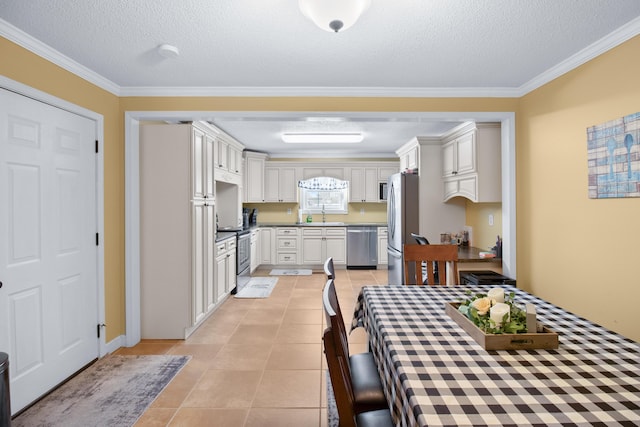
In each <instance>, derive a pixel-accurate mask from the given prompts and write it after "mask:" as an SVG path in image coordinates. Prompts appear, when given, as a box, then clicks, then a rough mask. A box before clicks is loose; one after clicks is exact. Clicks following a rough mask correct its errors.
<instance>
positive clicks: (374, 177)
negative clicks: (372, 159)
mask: <svg viewBox="0 0 640 427" xmlns="http://www.w3.org/2000/svg"><path fill="white" fill-rule="evenodd" d="M364 185H365V187H364V193H365V194H364V199H365V201H367V202H377V201H379V197H378V168H365V170H364Z"/></svg>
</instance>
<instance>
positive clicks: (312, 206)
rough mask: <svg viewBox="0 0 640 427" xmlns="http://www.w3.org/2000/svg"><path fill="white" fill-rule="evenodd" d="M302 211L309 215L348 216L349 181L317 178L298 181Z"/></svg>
mask: <svg viewBox="0 0 640 427" xmlns="http://www.w3.org/2000/svg"><path fill="white" fill-rule="evenodd" d="M298 189H299V190H300V209H301V210H302V211H303V212H305V213H308V214H314V213H325V214H346V213H348V206H347V203H348V202H349V181H341V180H339V179H335V178H329V177H317V178H311V179H307V180H303V181H298Z"/></svg>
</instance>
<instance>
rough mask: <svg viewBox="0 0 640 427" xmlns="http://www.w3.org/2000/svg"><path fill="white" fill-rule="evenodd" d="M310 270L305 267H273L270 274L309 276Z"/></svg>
mask: <svg viewBox="0 0 640 427" xmlns="http://www.w3.org/2000/svg"><path fill="white" fill-rule="evenodd" d="M311 273H312V271H311V270H306V269H297V270H295V269H294V270H281V269H277V268H276V269H273V270H271V273H269V275H270V276H311Z"/></svg>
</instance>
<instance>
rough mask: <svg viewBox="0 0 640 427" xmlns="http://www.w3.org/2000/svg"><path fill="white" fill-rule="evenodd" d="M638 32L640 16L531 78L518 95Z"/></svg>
mask: <svg viewBox="0 0 640 427" xmlns="http://www.w3.org/2000/svg"><path fill="white" fill-rule="evenodd" d="M638 34H640V17H638V18H636V19H633V20H631V21H629V22H628V23H626V24H625V25H623V26H621V27H620V28H618V29H616V30H614V31H612V32H611V33H609V34H607V35H606V36H604V37H603V38H601V39H600V40H598V41H596V42H595V43H593V44H591V45H589V46H587V47H585V48H584V49H582V50H581V51H579V52H578V53H576V54H575V55H573V56H570V57H569V58H567V59H565V60H564V61H562V62H560V63H558V64H557V65H554V66H553V67H551V68H549V69H548V70H547V71H545V72H543V73H542V74H539V75H538V76H536V77H534V78H533V79H531V80H529V81H528V82H527V83H525V84H523V85H522V86H520V89H519V92H520V94H519V95H518V97H521V96H524V95H526V94H528V93H529V92H532V91H534V90H535V89H538V88H539V87H541V86H543V85H545V84H547V83H549V82H550V81H552V80H555V79H557V78H558V77H560V76H562V75H563V74H566V73H568V72H569V71H571V70H574V69H576V68H578V67H579V66H581V65H583V64H585V63H586V62H588V61H591V60H592V59H594V58H596V57H598V56H600V55H602V54H603V53H605V52H607V51H609V50H611V49H613V48H614V47H616V46H619V45H621V44H622V43H624V42H626V41H627V40H629V39H631V38H633V37H635V36H637V35H638Z"/></svg>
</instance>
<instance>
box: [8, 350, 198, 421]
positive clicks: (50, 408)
mask: <svg viewBox="0 0 640 427" xmlns="http://www.w3.org/2000/svg"><path fill="white" fill-rule="evenodd" d="M189 358H190V357H189V356H117V355H109V356H106V357H104V358H102V359H100V360H98V361H97V362H96V363H94V364H93V365H91V366H90V367H88V368H87V369H85V370H84V371H82V372H80V373H79V374H78V375H77V376H75V377H74V378H72V379H71V380H69V381H68V382H66V383H65V384H63V385H62V386H60V387H59V388H58V389H56V390H54V391H53V392H52V393H51V394H49V395H47V396H46V397H45V398H43V399H42V400H40V401H39V402H37V403H36V404H35V405H34V406H32V407H31V408H29V409H27V410H26V411H25V412H24V413H22V414H20V416H18V417H16V418H15V419H14V420H13V422H12V424H11V425H12V426H13V427H34V426H38V427H54V426H55V427H57V426H65V427H76V426H77V427H81V426H82V427H88V426H94V427H98V426H100V427H102V426H109V427H111V426H122V427H125V426H126V427H129V426H132V425H134V424H135V422H136V421H137V420H138V418H139V417H140V416H141V415H142V413H143V412H144V411H145V410H146V409H147V407H148V406H149V405H150V404H151V403H152V402H153V401H154V400H155V398H156V397H157V396H158V395H159V394H160V392H162V390H164V388H165V387H166V386H167V384H169V382H170V381H171V379H173V377H174V376H175V375H176V374H177V373H178V372H179V371H180V369H182V367H183V366H184V365H185V364H186V363H187V361H188V360H189Z"/></svg>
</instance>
